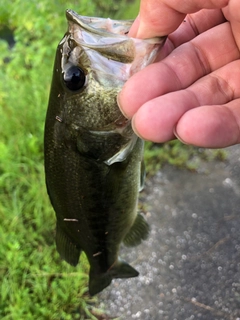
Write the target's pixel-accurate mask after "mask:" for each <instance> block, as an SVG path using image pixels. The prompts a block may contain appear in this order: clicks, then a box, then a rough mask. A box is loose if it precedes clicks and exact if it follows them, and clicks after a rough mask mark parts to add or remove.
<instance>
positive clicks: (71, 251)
mask: <svg viewBox="0 0 240 320" xmlns="http://www.w3.org/2000/svg"><path fill="white" fill-rule="evenodd" d="M56 246H57V251H58V252H59V254H60V256H61V258H62V259H63V260H65V261H66V262H68V263H69V264H71V265H72V266H74V267H75V266H76V265H77V264H78V261H79V257H80V254H81V250H80V249H79V248H77V247H76V245H75V244H74V243H72V241H71V239H70V238H69V237H68V236H67V235H66V233H65V232H64V231H63V230H62V228H61V227H60V226H59V224H58V223H57V231H56Z"/></svg>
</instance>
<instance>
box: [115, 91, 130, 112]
mask: <svg viewBox="0 0 240 320" xmlns="http://www.w3.org/2000/svg"><path fill="white" fill-rule="evenodd" d="M120 94H121V92H119V93H118V95H117V105H118V108H119V109H120V111H121V112H122V114H123V115H124V117H126V118H129V117H128V115H127V114H126V113H125V112H124V111H123V109H122V107H121V104H120Z"/></svg>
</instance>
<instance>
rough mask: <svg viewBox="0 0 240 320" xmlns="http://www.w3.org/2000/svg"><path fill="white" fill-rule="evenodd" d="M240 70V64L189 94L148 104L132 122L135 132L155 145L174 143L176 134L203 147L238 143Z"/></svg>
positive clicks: (225, 68)
mask: <svg viewBox="0 0 240 320" xmlns="http://www.w3.org/2000/svg"><path fill="white" fill-rule="evenodd" d="M238 70H240V60H236V61H233V62H231V63H229V64H228V65H227V66H223V67H222V68H220V69H218V70H216V71H214V72H212V73H211V74H210V75H207V76H205V77H203V78H201V79H199V80H198V81H197V82H196V83H194V84H193V85H191V86H190V87H189V88H188V89H187V90H180V91H176V92H171V93H168V94H165V95H163V96H160V97H157V98H155V99H153V100H150V101H148V102H147V103H145V104H144V105H143V106H142V107H141V108H140V109H139V110H138V111H137V112H136V114H135V115H134V117H133V119H132V125H133V128H134V130H135V132H136V133H137V134H138V135H139V136H141V137H142V138H143V139H145V140H151V141H154V142H165V141H168V140H171V139H173V138H174V137H175V135H174V130H175V131H176V133H177V136H178V137H179V138H180V140H182V141H184V142H185V143H189V144H194V145H198V146H201V147H212V148H215V147H225V146H227V145H230V144H232V143H236V141H238V139H239V126H240V108H239V106H240V86H239V85H238V83H239V71H238ZM233 101H234V102H233ZM237 104H238V108H237V107H236V106H237ZM232 106H234V109H233V108H232ZM218 112H219V113H218ZM198 117H199V118H198ZM238 119H239V120H238ZM200 133H201V134H200ZM221 137H226V138H225V139H221ZM230 138H231V139H230Z"/></svg>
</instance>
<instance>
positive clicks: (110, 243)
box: [44, 10, 164, 295]
mask: <svg viewBox="0 0 240 320" xmlns="http://www.w3.org/2000/svg"><path fill="white" fill-rule="evenodd" d="M67 19H68V24H69V28H68V31H67V33H66V34H65V36H64V38H63V39H62V41H61V42H60V44H59V46H58V48H57V53H56V58H55V65H54V72H53V79H52V86H51V93H50V98H49V106H48V111H47V115H46V123H45V138H44V148H45V151H44V153H45V174H46V185H47V190H48V194H49V197H50V200H51V203H52V206H53V208H54V210H55V212H56V217H57V231H56V245H57V250H58V252H59V253H60V255H61V257H62V258H63V259H64V260H65V261H67V262H68V263H70V264H71V265H73V266H76V265H77V264H78V261H79V257H80V254H81V251H84V252H85V253H86V256H87V258H88V260H89V263H90V278H89V293H90V294H91V295H94V294H96V293H98V292H100V291H101V290H103V289H104V288H105V287H107V286H108V285H109V284H110V283H111V281H112V279H113V278H129V277H135V276H137V275H138V272H137V271H136V270H135V269H134V268H133V267H131V266H130V265H128V264H127V263H126V262H124V261H121V260H120V259H119V258H118V251H119V246H120V244H121V242H124V243H125V244H126V245H129V246H131V245H137V244H139V243H140V242H141V240H142V239H146V237H147V234H148V230H149V228H148V225H147V223H146V222H145V220H144V218H143V217H142V216H141V215H139V214H138V213H137V199H138V193H139V190H140V188H141V175H142V174H141V168H142V157H143V141H142V140H141V139H139V138H138V137H136V135H135V134H134V133H133V131H132V128H131V123H130V121H129V120H128V119H126V118H125V117H124V116H123V115H122V114H121V112H120V110H119V108H118V106H117V103H116V96H117V93H118V92H119V91H120V90H121V88H122V86H123V84H124V83H125V81H126V80H127V79H128V78H129V77H130V76H131V74H133V73H135V72H136V71H138V70H140V69H141V68H142V67H144V66H145V65H147V64H149V63H151V62H152V61H153V60H154V58H155V56H156V54H157V52H158V50H159V48H160V47H161V44H162V43H163V42H164V40H163V39H151V40H145V41H144V40H138V39H132V38H128V37H127V36H126V35H125V34H126V33H127V32H128V30H129V28H130V26H131V23H132V22H131V21H113V20H110V19H100V18H90V17H83V16H79V15H77V14H76V13H75V12H73V11H71V10H68V11H67Z"/></svg>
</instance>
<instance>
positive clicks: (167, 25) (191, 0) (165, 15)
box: [129, 0, 229, 38]
mask: <svg viewBox="0 0 240 320" xmlns="http://www.w3.org/2000/svg"><path fill="white" fill-rule="evenodd" d="M228 3H229V0H211V1H210V0H182V1H177V0H141V4H140V13H139V16H138V18H137V19H136V20H135V22H134V24H133V26H132V28H131V30H130V32H129V35H130V36H131V37H137V38H151V37H155V36H165V35H168V34H170V33H172V32H173V31H174V30H176V29H177V27H178V26H179V25H180V24H181V22H182V21H183V19H184V17H185V16H186V14H189V13H194V12H197V11H199V10H201V9H220V8H224V7H226V6H227V5H228Z"/></svg>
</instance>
